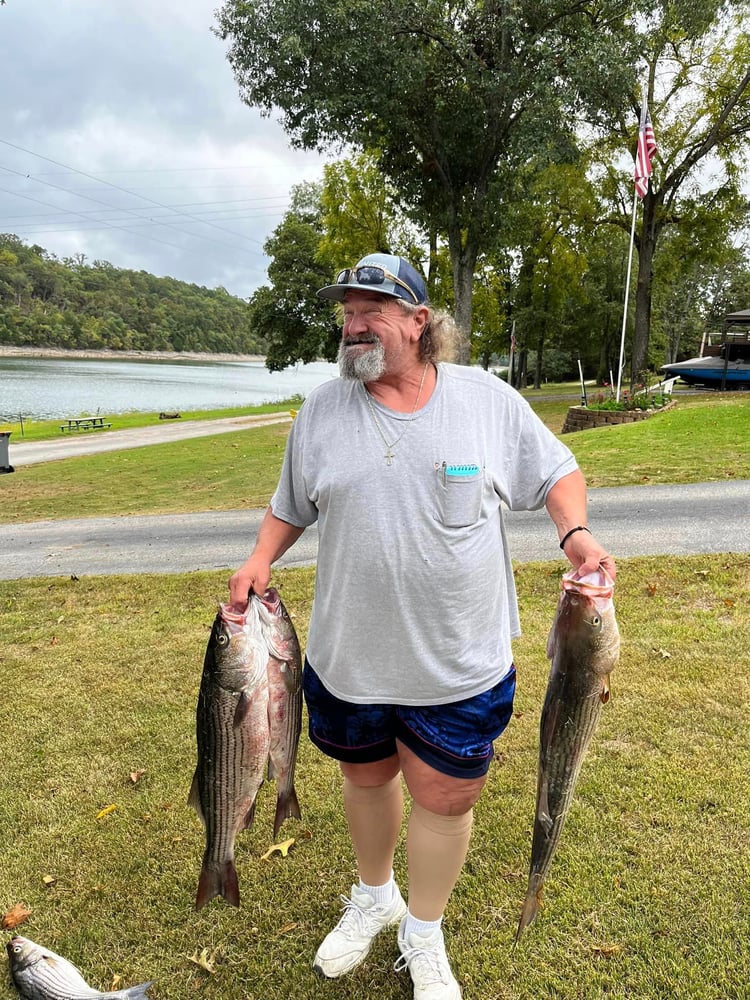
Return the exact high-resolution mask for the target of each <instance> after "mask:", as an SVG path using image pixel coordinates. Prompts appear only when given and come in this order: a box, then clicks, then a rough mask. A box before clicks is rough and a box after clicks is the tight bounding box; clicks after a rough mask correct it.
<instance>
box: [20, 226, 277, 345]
mask: <svg viewBox="0 0 750 1000" xmlns="http://www.w3.org/2000/svg"><path fill="white" fill-rule="evenodd" d="M0 344H8V345H13V346H18V347H63V348H69V349H74V350H83V349H92V348H94V349H109V350H114V351H199V352H203V353H209V354H221V353H226V354H265V353H266V344H265V341H264V340H263V339H262V338H260V337H256V336H255V335H254V334H253V332H252V330H251V328H250V316H249V306H248V304H247V302H244V301H243V300H242V299H239V298H237V297H236V296H234V295H230V294H229V292H227V291H226V290H225V289H223V288H214V289H211V288H203V287H201V286H199V285H191V284H188V283H186V282H184V281H176V280H175V279H174V278H157V277H155V276H154V275H153V274H148V273H147V272H146V271H126V270H122V269H120V268H117V267H114V266H113V265H112V264H109V263H107V262H106V261H101V260H96V261H94V262H93V263H92V264H88V263H86V262H85V258H84V257H83V256H82V255H78V256H76V257H73V258H69V257H66V258H64V259H63V260H58V259H57V258H56V257H55V256H54V255H53V254H51V253H48V252H47V251H46V250H45V249H44V248H43V247H40V246H27V245H26V244H25V243H24V242H23V241H22V240H20V239H19V238H18V237H17V236H12V235H8V234H5V235H1V234H0Z"/></svg>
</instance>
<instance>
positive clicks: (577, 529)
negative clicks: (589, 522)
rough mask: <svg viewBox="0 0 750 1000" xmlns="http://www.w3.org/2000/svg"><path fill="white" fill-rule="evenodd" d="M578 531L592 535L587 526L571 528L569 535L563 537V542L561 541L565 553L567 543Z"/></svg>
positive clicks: (580, 525) (581, 525)
mask: <svg viewBox="0 0 750 1000" xmlns="http://www.w3.org/2000/svg"><path fill="white" fill-rule="evenodd" d="M576 531H588V532H589V534H591V532H590V531H589V529H588V528H587V527H586V525H585V524H579V525H578V527H577V528H571V529H570V531H569V532H568V533H567V535H563V537H562V540H561V541H560V548H561V549H562V550H563V552H564V551H565V543H566V542H567V540H568V539H569V538H570V536H571V535H574V534H575V533H576Z"/></svg>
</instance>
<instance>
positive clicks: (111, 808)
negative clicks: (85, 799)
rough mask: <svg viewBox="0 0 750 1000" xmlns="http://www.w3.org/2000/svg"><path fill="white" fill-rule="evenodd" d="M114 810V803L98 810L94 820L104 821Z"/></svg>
mask: <svg viewBox="0 0 750 1000" xmlns="http://www.w3.org/2000/svg"><path fill="white" fill-rule="evenodd" d="M116 808H117V806H116V805H115V804H114V803H113V804H112V805H109V806H105V807H104V808H103V809H100V810H99V812H98V813H97V814H96V818H97V819H104V817H105V816H109V814H110V813H113V812H114V811H115V809H116Z"/></svg>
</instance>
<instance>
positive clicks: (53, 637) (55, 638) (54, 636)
mask: <svg viewBox="0 0 750 1000" xmlns="http://www.w3.org/2000/svg"><path fill="white" fill-rule="evenodd" d="M59 642H60V640H59V639H58V638H57V636H56V635H53V636H52V638H51V639H50V641H49V644H50V646H56V645H57V644H58V643H59Z"/></svg>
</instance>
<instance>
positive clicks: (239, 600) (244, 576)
mask: <svg viewBox="0 0 750 1000" xmlns="http://www.w3.org/2000/svg"><path fill="white" fill-rule="evenodd" d="M270 582H271V566H270V564H269V563H267V562H265V561H264V560H260V559H256V558H254V557H253V556H250V558H249V559H248V560H247V562H246V563H244V564H243V565H242V566H240V568H239V569H238V570H237V572H236V573H233V574H232V576H231V577H230V578H229V602H230V604H231V605H232V606H233V607H235V608H237V609H242V610H244V609H245V608H246V607H247V602H248V601H249V600H250V593H251V591H254V592H255V593H256V594H260V595H263V594H265V592H266V591H267V590H268V584H269V583H270Z"/></svg>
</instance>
